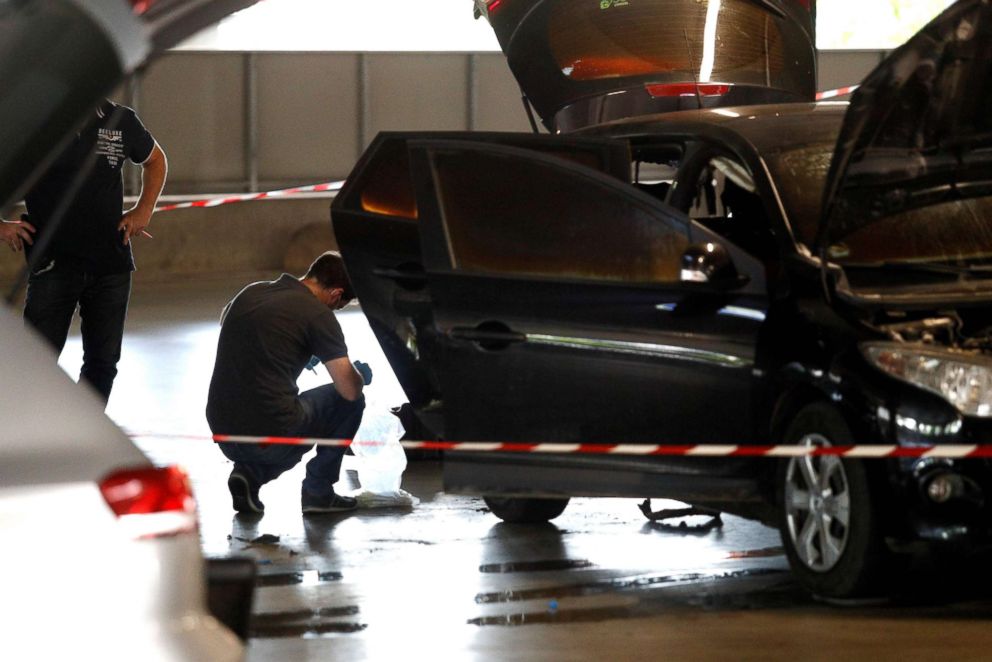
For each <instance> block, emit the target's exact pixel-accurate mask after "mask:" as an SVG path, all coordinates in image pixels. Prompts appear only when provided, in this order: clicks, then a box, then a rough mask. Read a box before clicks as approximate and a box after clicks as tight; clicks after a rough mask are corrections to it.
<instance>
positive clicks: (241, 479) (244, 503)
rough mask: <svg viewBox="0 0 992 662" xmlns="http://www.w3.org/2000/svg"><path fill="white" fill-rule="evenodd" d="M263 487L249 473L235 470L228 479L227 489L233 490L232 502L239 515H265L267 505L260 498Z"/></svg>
mask: <svg viewBox="0 0 992 662" xmlns="http://www.w3.org/2000/svg"><path fill="white" fill-rule="evenodd" d="M260 487H261V485H259V484H258V483H256V482H255V481H254V480H252V478H251V477H250V476H249V475H248V473H247V472H243V471H239V470H238V469H234V471H232V472H231V476H230V478H228V479H227V489H229V490H231V501H232V503H233V505H234V509H235V510H236V511H238V512H239V513H246V514H252V513H264V512H265V504H264V503H262V500H261V499H259V498H258V489H259V488H260Z"/></svg>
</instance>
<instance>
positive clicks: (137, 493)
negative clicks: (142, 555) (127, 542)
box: [100, 466, 197, 538]
mask: <svg viewBox="0 0 992 662" xmlns="http://www.w3.org/2000/svg"><path fill="white" fill-rule="evenodd" d="M100 492H101V493H103V498H104V499H105V500H106V501H107V505H109V506H110V509H111V510H113V511H114V513H115V514H116V515H117V516H118V517H119V518H120V522H121V525H122V526H124V527H125V528H126V529H128V531H129V532H130V533H131V534H132V535H133V536H134V537H135V538H157V537H160V536H171V535H177V534H180V533H189V532H193V531H196V526H197V525H196V500H195V499H194V498H193V490H192V488H191V487H190V483H189V476H187V475H186V472H185V471H183V470H182V469H180V468H179V467H175V466H172V467H162V468H141V469H125V470H123V471H117V472H115V473H113V474H111V475H109V476H107V477H106V478H104V479H103V481H101V482H100Z"/></svg>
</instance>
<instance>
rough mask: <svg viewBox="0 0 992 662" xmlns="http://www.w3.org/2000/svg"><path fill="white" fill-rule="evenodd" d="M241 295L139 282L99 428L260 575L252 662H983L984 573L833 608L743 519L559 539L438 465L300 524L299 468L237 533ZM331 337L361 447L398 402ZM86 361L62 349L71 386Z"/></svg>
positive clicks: (588, 524)
mask: <svg viewBox="0 0 992 662" xmlns="http://www.w3.org/2000/svg"><path fill="white" fill-rule="evenodd" d="M248 280H249V277H248V276H242V277H232V278H226V279H223V280H211V281H198V282H192V281H186V282H177V283H167V284H166V283H158V284H144V283H142V282H140V281H139V282H138V283H137V284H136V286H135V293H134V296H133V298H132V309H131V314H130V317H129V322H128V330H127V334H126V337H125V344H124V354H123V358H122V361H121V364H120V375H119V377H118V381H117V384H116V386H115V390H114V394H113V396H112V398H111V401H110V405H109V408H108V413H109V414H110V416H111V417H112V418H114V419H115V420H116V421H117V422H118V423H119V424H120V425H121V426H122V427H124V428H125V429H126V430H128V431H129V432H130V433H132V435H133V436H135V439H136V441H137V443H138V444H139V445H140V446H141V447H142V448H144V449H145V450H146V451H147V452H148V453H149V454H150V455H151V456H152V457H153V458H154V459H155V460H156V461H158V462H160V463H179V464H182V465H184V466H185V467H186V468H187V469H188V470H189V472H190V474H191V476H192V479H193V483H194V489H195V491H196V495H197V499H198V503H199V507H200V517H201V537H202V543H203V549H204V552H205V553H206V554H207V555H208V556H215V557H216V556H226V555H247V556H250V557H252V558H254V559H255V560H256V561H257V562H258V564H259V565H258V568H259V573H260V578H259V582H258V587H257V590H256V594H255V603H254V608H253V614H254V619H253V636H252V638H251V640H250V642H249V649H248V659H249V660H250V661H252V662H254V661H259V662H260V661H263V660H318V659H319V660H331V659H333V660H360V659H362V660H364V659H371V660H397V661H398V660H421V659H432V660H447V659H457V660H579V659H582V660H586V659H588V660H592V659H611V660H622V659H631V660H633V659H662V658H664V659H709V658H731V659H835V658H838V657H841V658H849V659H868V658H872V659H896V658H899V659H911V660H914V659H921V660H922V659H934V658H938V657H941V658H945V659H988V658H989V656H990V653H989V651H990V650H992V629H990V627H989V622H988V620H989V618H990V617H992V590H990V582H989V575H988V573H987V571H985V568H987V566H984V565H983V566H979V567H980V568H981V570H973V571H970V572H968V573H958V574H957V575H956V576H955V577H949V578H945V577H944V576H943V575H941V576H938V578H937V579H936V580H934V578H933V576H932V573H931V574H925V575H922V576H917V575H913V576H908V577H907V585H911V586H915V585H917V584H919V585H921V586H923V588H920V589H919V590H916V589H915V588H914V589H911V590H907V591H906V592H905V593H906V594H905V595H903V596H900V597H899V598H897V599H895V600H891V601H888V602H886V603H883V604H875V605H847V606H828V605H824V604H820V603H817V602H815V601H814V600H812V599H811V598H809V597H808V596H806V595H805V594H803V592H802V591H800V590H799V589H798V588H797V586H796V585H795V583H794V582H793V581H792V580H791V578H790V576H789V574H788V572H787V563H786V561H785V558H784V556H783V555H782V550H781V547H780V541H779V538H778V534H777V533H776V532H775V531H772V530H770V529H768V528H765V527H763V526H761V525H758V524H755V523H752V522H748V521H745V520H741V519H738V518H734V517H726V518H725V520H724V525H723V526H722V527H721V528H717V529H712V530H696V529H693V528H691V527H690V528H687V529H680V528H677V527H664V526H659V525H656V524H651V523H649V522H647V521H646V520H645V519H644V518H643V516H642V515H641V514H640V512H639V511H638V509H637V507H636V503H635V502H633V501H629V500H591V499H576V500H573V502H572V503H571V504H570V506H569V508H568V509H567V510H566V511H565V513H564V514H563V515H562V516H561V517H559V518H558V519H556V520H555V521H554V522H553V523H552V524H548V525H545V526H538V527H526V526H514V525H508V524H503V523H500V522H499V521H498V520H497V519H496V518H495V517H494V516H492V515H491V514H490V513H488V512H487V511H486V509H485V508H484V504H482V502H480V501H478V500H475V499H472V498H468V497H461V496H456V495H449V494H445V493H443V492H442V491H441V482H440V469H439V465H438V463H437V462H415V463H411V464H410V466H409V467H408V468H407V471H406V473H405V475H404V478H403V487H404V488H405V489H406V490H408V491H409V492H411V493H412V494H414V495H415V496H417V497H419V498H420V500H421V502H420V504H419V505H417V506H416V507H413V508H406V509H369V510H360V511H357V512H355V513H351V514H347V515H338V516H328V517H320V518H308V519H304V518H303V517H302V516H301V514H300V511H299V501H298V499H299V496H298V495H299V482H300V480H301V479H302V465H300V467H298V468H297V469H295V470H293V471H292V472H290V473H288V474H286V475H285V476H284V477H282V478H280V480H278V481H276V482H275V483H273V484H270V485H268V486H266V487H265V488H264V489H263V490H262V493H261V496H262V498H263V500H264V501H265V503H266V513H265V515H264V516H263V517H260V518H245V517H240V516H235V515H234V514H233V511H232V510H231V508H230V498H229V495H228V493H227V488H226V477H227V474H228V472H229V471H230V464H229V463H228V462H227V461H226V459H225V458H224V457H223V456H222V455H221V454H220V452H219V451H218V450H217V449H216V448H214V447H213V445H212V443H210V442H209V441H208V440H206V439H205V437H206V435H207V434H208V430H207V426H206V421H205V419H204V415H203V408H204V404H205V400H206V391H207V385H208V383H209V378H210V372H211V368H212V365H213V357H214V350H215V344H216V337H217V330H218V326H217V316H218V314H219V312H220V310H221V307H222V306H223V305H224V303H225V302H226V301H227V300H228V299H229V298H230V297H231V296H232V295H233V294H235V293H236V292H237V291H238V289H239V288H240V286H241V285H242V284H244V283H245V282H247V281H248ZM342 326H343V328H344V329H345V334H346V337H347V339H348V343H349V347H350V351H351V355H352V357H353V358H358V359H362V360H364V361H367V362H368V363H370V364H371V365H372V367H373V370H374V371H375V381H374V382H373V385H372V386H371V387H369V389H368V390H367V392H366V393H367V398H368V401H369V410H368V415H367V416H366V425H365V427H364V430H363V432H360V434H362V433H364V434H367V435H369V436H371V437H374V436H375V435H376V434H377V433H378V432H379V431H381V429H382V426H383V425H384V424H385V423H386V422H388V421H389V415H388V414H387V413H386V412H387V411H388V408H389V407H390V406H392V405H395V404H399V403H401V402H402V400H403V395H402V391H401V390H400V389H399V387H398V385H397V383H396V381H395V378H393V376H392V375H391V373H390V371H389V367H388V364H387V363H386V361H385V359H384V357H383V356H382V354H381V352H380V351H379V349H378V346H377V345H376V343H375V341H374V339H373V338H372V335H371V332H370V331H369V329H368V326H367V324H366V323H365V319H364V317H363V316H362V315H361V313H360V311H357V310H348V311H346V312H344V313H343V314H342ZM80 354H81V349H80V345H79V341H78V336H76V335H73V336H72V338H71V339H70V342H69V345H68V346H67V348H66V351H65V352H64V353H63V356H62V359H61V361H60V363H61V364H62V365H63V367H65V368H66V369H67V371H69V372H70V374H75V373H76V372H77V371H78V365H79V359H80ZM324 380H326V376H325V377H324ZM320 381H321V380H320V379H319V378H318V377H316V376H313V375H305V377H304V382H305V384H304V387H309V386H311V385H315V384H316V383H319V382H320ZM352 462H353V458H347V462H346V465H345V468H346V469H347V468H349V467H351V468H354V465H352V464H351V463H352ZM347 487H350V485H349V484H346V483H344V482H343V483H342V484H340V485H339V488H347ZM654 505H655V507H658V506H659V505H661V504H660V503H659V502H655V504H654ZM699 523H701V520H700V521H697V522H690V524H699Z"/></svg>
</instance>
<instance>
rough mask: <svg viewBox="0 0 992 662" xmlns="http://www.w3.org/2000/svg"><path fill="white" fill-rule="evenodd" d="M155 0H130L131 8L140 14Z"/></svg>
mask: <svg viewBox="0 0 992 662" xmlns="http://www.w3.org/2000/svg"><path fill="white" fill-rule="evenodd" d="M155 2H156V0H131V10H132V11H134V13H135V14H137V15H138V16H141V15H142V14H144V13H145V12H146V11H148V10H149V8H151V6H152V5H154V4H155Z"/></svg>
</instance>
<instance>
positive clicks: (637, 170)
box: [631, 143, 686, 202]
mask: <svg viewBox="0 0 992 662" xmlns="http://www.w3.org/2000/svg"><path fill="white" fill-rule="evenodd" d="M685 151H686V150H685V146H684V145H682V144H679V143H661V144H648V145H640V146H637V147H636V148H635V149H634V150H633V158H634V172H633V173H632V175H631V181H633V182H634V183H635V185H636V186H637V188H638V189H639V190H641V191H644V192H645V193H647V194H648V195H650V196H652V197H654V198H657V199H658V200H661V201H662V202H664V201H665V200H666V199H667V198H668V193H669V191H671V188H672V184H673V183H674V182H675V176H676V174H677V173H678V169H679V166H680V165H681V164H682V159H683V158H684V157H685Z"/></svg>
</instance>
